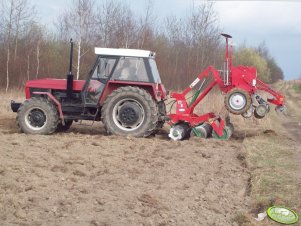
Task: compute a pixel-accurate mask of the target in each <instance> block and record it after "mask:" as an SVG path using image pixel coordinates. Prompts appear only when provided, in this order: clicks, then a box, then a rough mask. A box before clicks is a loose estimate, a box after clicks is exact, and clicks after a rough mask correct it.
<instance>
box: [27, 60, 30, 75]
mask: <svg viewBox="0 0 301 226" xmlns="http://www.w3.org/2000/svg"><path fill="white" fill-rule="evenodd" d="M29 66H30V64H29V54H27V80H29V79H30V78H29Z"/></svg>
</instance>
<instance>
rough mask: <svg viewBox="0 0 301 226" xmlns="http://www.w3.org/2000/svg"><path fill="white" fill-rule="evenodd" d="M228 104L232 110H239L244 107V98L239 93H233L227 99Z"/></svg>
mask: <svg viewBox="0 0 301 226" xmlns="http://www.w3.org/2000/svg"><path fill="white" fill-rule="evenodd" d="M229 104H230V106H231V108H232V109H235V110H241V109H243V108H244V107H245V105H246V98H245V97H244V96H243V95H242V94H240V93H234V94H233V95H232V96H231V97H230V99H229Z"/></svg>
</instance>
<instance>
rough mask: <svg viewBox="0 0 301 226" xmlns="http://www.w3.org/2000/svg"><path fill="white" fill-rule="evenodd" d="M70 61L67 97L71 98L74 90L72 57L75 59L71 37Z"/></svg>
mask: <svg viewBox="0 0 301 226" xmlns="http://www.w3.org/2000/svg"><path fill="white" fill-rule="evenodd" d="M70 45H71V46H70V61H69V73H68V75H67V98H68V99H71V97H72V91H73V74H72V59H73V41H72V39H70Z"/></svg>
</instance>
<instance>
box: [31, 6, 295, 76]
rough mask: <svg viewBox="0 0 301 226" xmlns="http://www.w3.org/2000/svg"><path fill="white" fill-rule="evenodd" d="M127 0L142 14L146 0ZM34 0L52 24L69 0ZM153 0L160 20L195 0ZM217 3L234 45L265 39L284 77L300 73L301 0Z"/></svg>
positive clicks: (223, 26)
mask: <svg viewBox="0 0 301 226" xmlns="http://www.w3.org/2000/svg"><path fill="white" fill-rule="evenodd" d="M95 1H96V2H97V1H98V0H95ZM125 1H126V2H127V3H128V4H129V5H130V7H131V8H132V9H133V11H134V12H135V13H140V14H141V12H143V11H144V9H145V1H144V0H125ZM31 2H32V3H33V4H34V5H36V10H37V13H38V16H39V18H40V20H41V21H42V22H43V23H45V24H48V25H49V26H53V21H54V20H56V18H57V16H58V15H59V14H60V13H61V12H63V11H64V10H65V8H66V7H68V2H70V0H69V1H62V0H51V1H49V0H31ZM153 3H154V5H153V7H154V14H156V15H157V17H158V19H159V20H160V18H165V17H166V16H170V15H178V16H183V17H184V16H185V15H186V14H187V13H188V11H189V10H190V9H191V7H192V0H153ZM194 3H195V4H202V3H203V1H200V0H199V1H198V0H195V1H194ZM214 7H215V10H216V12H217V14H218V18H219V26H220V28H221V30H222V32H223V33H227V34H230V35H232V36H233V40H232V42H233V43H234V48H235V46H240V45H241V44H243V43H245V44H246V45H247V46H254V47H257V46H258V45H259V44H260V43H262V42H263V41H265V43H266V45H267V47H268V49H269V50H270V53H271V55H272V56H273V57H274V58H275V60H276V62H277V63H278V65H279V66H280V67H281V68H282V70H283V72H284V76H285V79H287V80H290V79H297V78H300V77H301V57H300V55H301V1H292V0H286V1H285V0H284V1H216V2H215V6H214Z"/></svg>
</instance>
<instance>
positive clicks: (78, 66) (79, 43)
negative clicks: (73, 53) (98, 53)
mask: <svg viewBox="0 0 301 226" xmlns="http://www.w3.org/2000/svg"><path fill="white" fill-rule="evenodd" d="M81 42H82V40H81V37H79V41H78V51H77V68H76V70H77V72H76V79H77V80H78V79H79V70H80V58H81V55H80V54H81Z"/></svg>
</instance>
